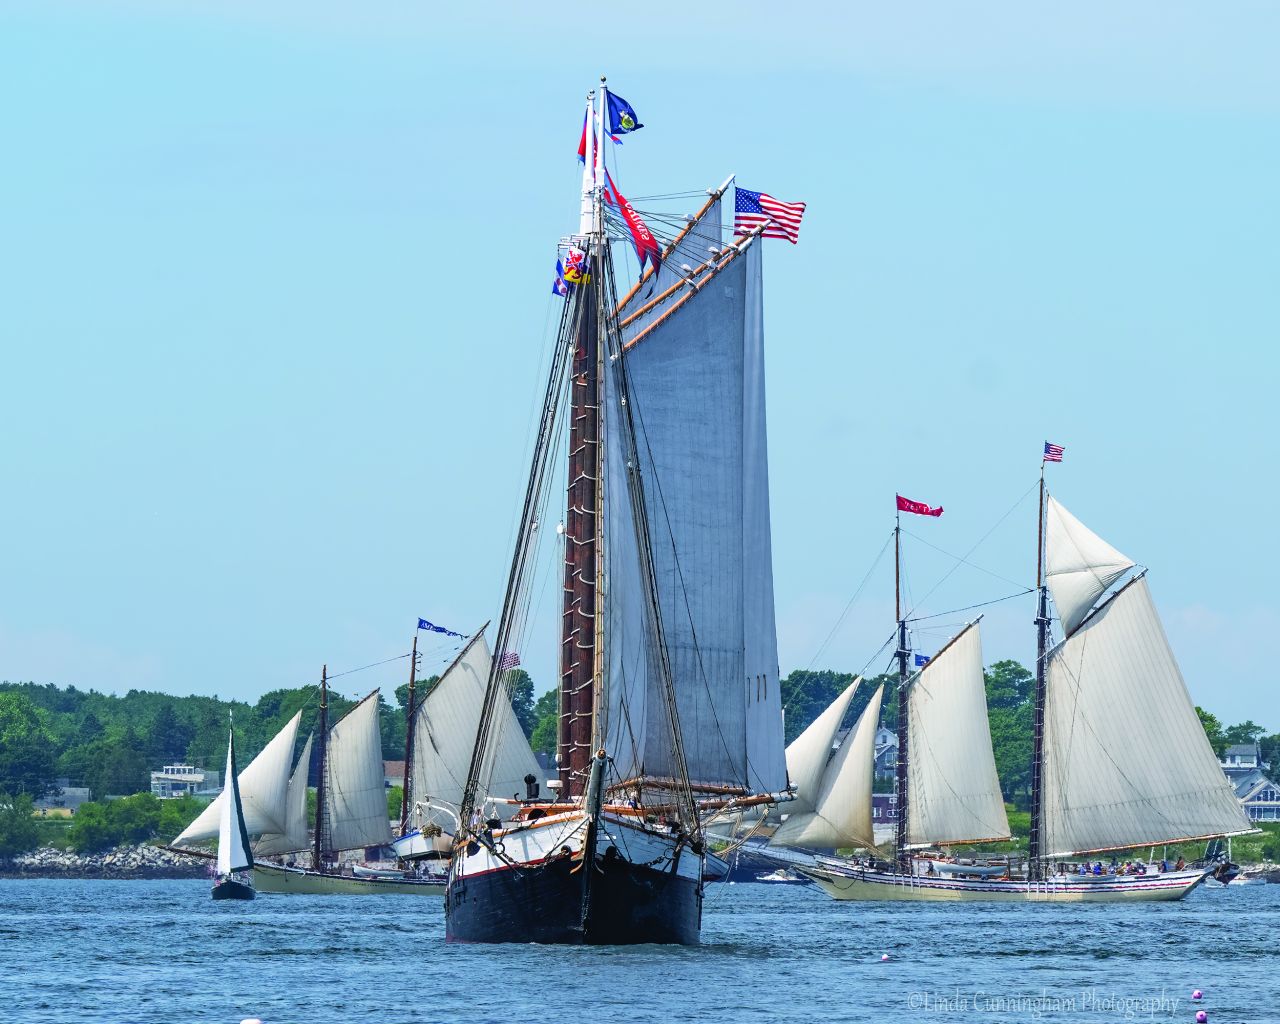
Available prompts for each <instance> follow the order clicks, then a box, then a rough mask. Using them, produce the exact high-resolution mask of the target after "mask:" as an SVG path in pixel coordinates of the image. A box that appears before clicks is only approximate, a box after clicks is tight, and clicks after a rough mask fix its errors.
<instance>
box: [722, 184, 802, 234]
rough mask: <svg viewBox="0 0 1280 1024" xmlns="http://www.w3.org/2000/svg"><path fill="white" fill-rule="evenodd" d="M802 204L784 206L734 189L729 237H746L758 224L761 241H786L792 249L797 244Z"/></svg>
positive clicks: (770, 199) (762, 194)
mask: <svg viewBox="0 0 1280 1024" xmlns="http://www.w3.org/2000/svg"><path fill="white" fill-rule="evenodd" d="M803 216H804V203H784V202H782V201H780V200H778V199H774V198H773V196H771V195H768V194H767V193H765V192H752V191H750V190H748V189H745V188H735V189H734V199H733V233H734V234H735V235H749V234H751V232H753V231H754V230H755V229H756V228H758V227H759V226H760V225H761V224H764V225H765V229H764V231H763V232H761V233H762V234H763V235H764V237H765V238H786V239H789V240H790V241H791V244H792V245H795V243H796V242H798V241H799V240H800V218H801V217H803Z"/></svg>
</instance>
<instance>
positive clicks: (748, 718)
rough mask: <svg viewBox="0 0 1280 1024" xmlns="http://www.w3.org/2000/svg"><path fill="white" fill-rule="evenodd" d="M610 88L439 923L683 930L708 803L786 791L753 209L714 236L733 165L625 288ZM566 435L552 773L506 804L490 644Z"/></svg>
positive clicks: (525, 598) (501, 936)
mask: <svg viewBox="0 0 1280 1024" xmlns="http://www.w3.org/2000/svg"><path fill="white" fill-rule="evenodd" d="M613 99H614V98H613V97H611V96H610V94H609V93H608V92H607V90H606V89H605V87H604V83H603V80H602V82H601V88H600V90H599V91H598V92H597V93H593V94H592V96H591V97H589V99H588V106H587V112H586V124H587V129H584V143H583V149H584V151H585V159H584V168H583V186H582V206H581V219H580V224H579V230H578V233H577V234H576V235H574V236H573V237H572V238H571V239H568V240H566V246H568V247H569V249H570V252H571V253H572V254H573V255H574V256H575V259H576V266H577V267H578V268H579V271H585V272H580V273H578V274H576V275H575V283H574V286H573V287H572V289H571V290H569V289H566V290H567V292H568V293H567V295H566V301H565V304H564V312H563V316H562V319H561V323H560V328H559V331H558V334H557V340H556V349H555V354H554V356H553V359H552V368H551V372H550V374H549V378H548V380H547V383H546V389H545V398H544V403H543V410H542V416H541V421H540V426H539V432H538V437H537V442H536V446H535V452H534V457H533V464H532V467H531V471H530V474H529V480H528V485H527V490H526V496H525V503H524V510H523V513H522V516H521V521H520V527H519V533H518V535H517V541H516V550H515V554H514V557H513V559H512V567H511V572H510V576H509V580H508V586H507V593H506V598H505V601H504V606H503V612H502V617H501V619H500V622H499V627H498V632H497V639H496V644H495V649H496V651H497V652H499V653H498V657H497V658H495V659H494V662H493V665H492V669H491V672H490V676H489V680H488V687H487V692H486V707H485V714H484V716H483V718H482V720H481V723H480V728H479V730H478V733H477V741H476V743H475V746H474V753H473V758H472V763H471V767H470V771H469V772H468V777H467V783H466V787H465V790H464V794H463V801H462V810H463V824H464V830H463V831H462V832H461V833H460V834H459V835H458V836H457V838H456V843H455V846H454V849H453V855H452V861H451V867H450V875H449V891H448V894H447V897H446V904H445V913H446V928H447V934H448V937H449V938H450V939H451V940H455V941H472V942H543V943H643V942H668V943H686V944H687V943H695V942H697V941H698V936H699V931H700V925H701V913H702V894H703V884H704V882H703V878H704V867H705V863H706V859H707V854H706V849H705V836H704V824H705V821H706V819H707V818H708V817H709V816H711V815H712V814H714V813H716V811H717V810H719V809H722V808H724V807H725V806H728V805H732V806H735V807H743V806H761V805H765V804H769V803H773V802H776V801H778V800H780V799H786V797H787V795H788V794H787V792H786V787H787V778H786V768H785V761H784V757H783V738H782V720H781V707H780V700H779V690H778V662H777V643H776V636H775V626H774V613H773V589H772V588H773V581H772V559H771V552H770V539H769V505H768V471H767V460H766V445H765V419H764V374H763V369H764V364H763V358H764V355H763V331H762V324H761V321H762V280H761V262H760V250H759V240H760V236H761V233H762V229H761V230H756V231H755V232H753V233H752V234H750V235H747V236H745V237H742V238H738V239H736V240H734V241H731V242H725V241H724V240H723V229H722V226H721V217H722V214H721V197H722V196H723V194H724V192H725V191H726V189H727V187H728V183H726V185H725V186H722V187H721V188H719V189H716V190H714V191H713V192H712V193H711V196H710V198H709V199H708V200H707V202H706V203H705V205H704V206H703V207H702V209H701V210H700V211H699V212H698V213H697V214H696V215H695V216H694V217H693V218H692V219H691V220H690V221H689V223H687V224H686V225H685V226H684V228H683V229H682V230H681V231H680V233H679V234H678V235H676V237H675V239H674V240H673V241H672V242H671V243H670V245H668V246H667V247H666V249H665V251H664V252H663V253H662V254H661V258H660V261H657V262H659V266H657V267H655V266H653V265H651V266H650V268H649V270H648V271H647V272H646V271H644V262H643V261H642V262H641V269H642V277H641V279H640V281H639V282H637V284H636V286H635V287H633V288H632V289H631V290H630V291H629V292H628V293H627V294H626V295H625V296H624V297H623V298H622V299H621V300H619V299H618V298H617V296H616V292H615V287H616V284H615V276H614V271H613V263H612V257H611V238H610V231H611V228H612V227H613V226H614V225H615V224H619V223H620V222H619V221H618V219H617V216H616V215H615V214H614V213H612V212H611V211H607V210H606V203H607V202H608V203H612V204H613V207H614V208H615V209H617V210H618V211H619V213H620V214H621V216H622V218H624V219H625V221H626V222H627V223H628V224H630V225H631V234H632V237H633V238H634V239H635V240H636V242H637V247H638V248H639V246H640V240H641V238H644V239H646V240H647V241H646V244H648V245H652V246H653V255H658V252H657V246H656V243H655V242H654V240H653V239H652V236H649V235H648V232H647V229H644V228H643V225H641V226H640V228H639V229H637V227H636V226H635V220H634V211H631V210H630V208H629V206H628V204H626V201H625V200H624V199H622V197H621V196H620V195H618V194H617V190H616V187H614V186H613V185H612V183H611V182H609V180H608V177H607V175H606V171H605V160H604V146H605V145H606V144H607V133H606V130H605V124H606V116H605V115H606V111H609V110H610V109H611V106H610V103H611V100H613ZM588 129H589V131H588ZM606 188H607V189H608V191H609V193H610V195H608V196H606ZM681 261H685V262H681ZM562 294H563V293H562ZM564 433H567V436H568V441H567V445H566V447H567V453H568V460H567V461H568V501H567V513H566V516H565V521H564V529H563V539H562V543H563V546H564V548H563V605H562V620H561V630H560V640H561V662H560V668H561V677H560V732H559V742H558V765H559V778H558V780H556V781H557V783H558V788H557V791H556V796H555V799H554V800H550V801H541V802H526V803H525V804H523V805H522V806H521V807H520V808H519V810H518V811H517V813H516V815H515V816H514V818H513V819H510V820H505V821H504V820H503V819H502V818H501V817H499V816H498V814H497V809H496V805H495V802H494V798H495V797H502V796H505V793H504V792H503V791H502V790H500V789H498V788H497V786H496V783H495V782H494V781H493V776H494V775H495V774H497V773H496V772H495V766H494V764H493V759H492V757H491V756H490V755H489V754H488V750H489V748H490V746H491V744H490V743H489V739H488V737H489V734H490V731H491V730H493V729H494V728H498V727H500V724H499V723H498V722H497V721H496V719H497V715H496V714H495V711H496V710H497V709H500V708H501V707H502V706H503V705H504V704H506V703H508V697H507V693H506V684H505V678H504V677H505V673H504V671H503V665H504V661H505V658H504V655H503V653H502V652H506V651H510V650H513V649H514V646H513V645H514V644H515V643H516V642H518V641H519V637H520V631H521V629H522V628H523V623H524V622H525V621H526V618H527V613H528V603H529V600H530V597H529V594H530V591H531V589H532V587H531V578H532V576H533V568H534V566H535V565H536V549H537V540H538V538H539V537H540V536H541V535H543V534H549V532H550V531H541V530H540V529H539V525H540V523H541V521H542V519H543V518H544V514H545V512H546V510H547V507H548V505H549V496H550V493H551V490H552V488H553V484H552V481H553V480H554V479H555V471H554V470H553V468H552V466H553V463H554V462H555V460H556V453H557V451H558V450H559V449H560V439H561V437H562V434H564Z"/></svg>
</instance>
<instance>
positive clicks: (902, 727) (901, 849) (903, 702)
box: [893, 512, 911, 872]
mask: <svg viewBox="0 0 1280 1024" xmlns="http://www.w3.org/2000/svg"><path fill="white" fill-rule="evenodd" d="M893 617H894V618H895V619H897V620H898V652H897V657H898V765H897V772H896V778H895V788H896V789H897V791H898V819H897V829H896V833H897V849H898V867H899V869H900V870H902V871H904V872H910V870H911V856H910V854H908V853H907V757H908V756H909V752H908V750H907V653H908V652H907V620H906V619H905V618H903V616H902V513H901V512H898V513H897V515H896V517H895V521H894V527H893Z"/></svg>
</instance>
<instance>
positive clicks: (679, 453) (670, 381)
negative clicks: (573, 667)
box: [605, 210, 786, 793]
mask: <svg viewBox="0 0 1280 1024" xmlns="http://www.w3.org/2000/svg"><path fill="white" fill-rule="evenodd" d="M717 215H718V210H717ZM755 241H756V240H755V239H746V240H743V241H741V242H739V243H738V247H737V248H730V249H726V250H725V252H724V253H722V254H719V255H718V257H717V259H716V266H715V269H714V271H713V272H708V273H706V274H704V275H703V276H702V277H701V278H700V279H699V283H698V286H697V288H696V289H695V288H693V287H692V286H688V287H687V288H686V289H682V290H681V292H680V294H679V295H678V296H676V297H674V298H673V300H672V301H669V302H666V303H663V304H662V307H661V308H659V309H655V310H653V311H651V312H650V313H648V314H646V315H644V316H642V317H640V318H639V319H638V320H636V321H635V322H634V323H633V324H632V325H631V326H630V327H629V328H627V329H625V331H624V336H623V337H624V345H625V348H624V352H623V355H622V357H621V360H620V361H619V360H615V361H614V373H616V372H618V371H617V365H618V363H619V362H621V364H623V366H624V367H625V372H626V373H627V385H628V390H629V393H630V398H631V407H630V412H631V417H632V419H631V422H632V423H633V425H634V429H635V439H636V448H637V452H638V458H639V466H640V475H641V477H642V479H643V490H644V503H645V505H644V508H645V515H646V518H647V522H648V527H649V535H650V543H651V550H652V559H653V568H654V574H655V577H656V584H657V591H658V594H657V599H658V603H659V606H660V609H661V621H662V629H663V632H664V634H665V639H666V647H667V651H668V655H669V658H670V664H671V675H672V680H673V684H674V689H675V692H676V703H677V708H678V716H679V721H680V731H681V734H682V737H683V742H684V754H685V760H686V763H687V767H688V775H689V778H690V780H691V781H692V782H693V783H695V785H696V784H701V785H706V786H731V787H738V788H741V789H742V790H744V791H748V792H756V793H762V792H773V791H777V790H780V789H782V788H784V787H785V785H786V767H785V760H784V754H783V744H782V730H781V728H780V727H779V723H780V718H781V700H780V695H779V689H778V658H777V638H776V632H775V623H774V609H773V574H772V552H771V548H770V540H769V505H768V466H767V448H766V442H765V433H764V428H765V413H764V383H763V371H764V357H763V326H762V298H761V265H760V250H759V246H758V245H757V244H754V243H755ZM610 404H616V403H610ZM605 443H606V451H607V460H606V465H607V466H609V471H608V473H609V475H608V476H607V478H606V496H605V501H606V522H607V523H609V527H608V529H609V535H608V540H607V544H608V545H609V546H610V548H611V550H610V553H609V555H608V565H609V570H610V576H609V577H608V579H607V582H606V593H605V606H606V609H607V612H606V614H607V615H608V616H609V631H608V635H609V665H610V673H611V677H610V680H609V695H608V718H607V721H608V723H609V728H610V731H611V732H612V733H613V736H614V737H615V743H614V748H615V750H618V749H624V748H625V747H626V746H627V745H630V746H631V748H632V749H631V750H630V751H629V752H628V759H629V760H630V761H631V762H632V767H633V769H634V770H633V771H632V772H631V773H627V772H623V773H622V774H624V775H626V774H639V773H640V772H641V771H642V772H643V774H645V775H646V776H649V777H656V778H676V777H678V775H679V770H678V764H677V758H676V755H675V753H674V751H673V750H672V745H671V742H670V737H669V730H668V729H667V728H665V727H661V726H660V725H659V724H657V723H658V722H659V716H661V715H664V714H665V713H666V712H665V709H664V705H663V700H662V692H661V689H660V687H661V685H662V684H661V682H660V677H659V673H658V672H657V671H656V668H655V666H654V665H653V664H652V663H651V657H650V656H648V655H646V653H645V647H646V640H647V636H646V627H645V625H644V619H643V604H642V601H643V595H644V589H643V586H642V584H641V582H640V580H639V578H638V573H639V564H640V562H639V558H638V557H637V556H636V555H635V554H634V545H633V544H632V543H631V542H629V541H628V540H627V537H626V530H625V529H620V526H621V525H624V524H625V525H626V526H628V527H630V526H631V525H632V522H633V521H632V517H631V515H630V513H629V511H626V510H623V509H622V508H621V506H622V505H623V504H624V503H625V501H626V500H627V492H626V491H625V484H624V483H623V480H624V479H625V468H624V467H625V451H624V448H623V445H622V430H621V429H620V428H619V427H618V426H617V425H616V424H614V426H613V429H610V422H609V421H606V439H605ZM611 514H612V515H613V516H616V518H615V519H613V520H612V521H610V519H609V516H610V515H611ZM620 521H621V522H620ZM628 547H631V548H632V551H631V552H628V551H627V548H628ZM622 736H625V737H626V739H627V741H628V743H623V744H621V745H620V744H619V743H618V742H616V740H617V739H618V738H620V737H622ZM613 756H614V757H615V759H616V760H617V759H618V757H619V755H618V754H617V753H615V754H614V755H613Z"/></svg>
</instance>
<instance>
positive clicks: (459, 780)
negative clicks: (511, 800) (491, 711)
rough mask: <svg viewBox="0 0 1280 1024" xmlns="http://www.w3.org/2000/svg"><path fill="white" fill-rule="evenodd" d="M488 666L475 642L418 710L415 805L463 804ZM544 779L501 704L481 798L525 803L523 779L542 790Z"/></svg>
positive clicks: (483, 648)
mask: <svg viewBox="0 0 1280 1024" xmlns="http://www.w3.org/2000/svg"><path fill="white" fill-rule="evenodd" d="M491 661H492V656H491V654H490V653H489V645H488V643H487V642H486V641H485V638H484V636H483V635H479V636H476V637H475V638H474V639H473V640H472V641H471V642H470V643H469V644H468V645H467V646H466V647H465V648H464V649H463V652H462V653H461V654H460V655H459V656H458V658H457V660H455V661H454V663H453V664H452V665H450V666H449V667H448V668H447V669H446V670H445V673H444V675H443V676H441V677H440V679H439V681H438V682H437V683H436V684H435V686H433V687H432V688H431V692H430V693H428V694H427V696H426V698H425V699H424V700H423V701H422V703H421V704H420V705H419V707H418V711H417V713H416V714H415V716H414V720H413V729H414V733H413V764H412V766H411V767H410V774H411V778H412V780H413V799H414V801H415V802H418V801H421V802H425V801H427V800H435V801H443V802H444V803H447V804H450V805H451V806H453V807H455V808H456V807H458V806H459V805H460V804H461V803H462V791H463V789H464V787H465V785H466V781H467V771H468V769H469V768H470V766H471V751H472V748H473V747H474V746H475V742H476V733H477V732H478V730H479V726H480V712H481V710H482V708H483V706H484V693H485V687H486V686H487V684H488V680H489V667H490V663H491ZM545 774H546V773H545V772H544V771H543V770H542V769H541V768H539V767H538V761H537V759H536V758H535V757H534V756H533V750H532V748H531V747H530V746H529V741H528V739H526V738H525V734H524V730H523V729H522V728H521V727H520V720H519V719H518V718H516V714H515V711H514V710H513V709H512V707H511V702H510V701H509V700H503V701H500V702H499V705H498V708H497V710H496V712H495V717H494V723H493V727H492V729H491V730H490V733H489V750H488V751H486V755H485V761H484V767H483V769H482V771H481V775H480V779H481V782H482V784H483V787H484V794H482V795H485V794H487V795H490V796H495V797H502V798H507V797H511V796H514V795H517V794H518V795H519V796H520V797H521V798H522V799H523V797H524V795H525V783H524V777H525V776H526V775H532V776H533V777H534V778H535V779H537V780H538V782H539V783H540V784H543V783H545V781H546V780H545V778H544V776H545Z"/></svg>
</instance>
